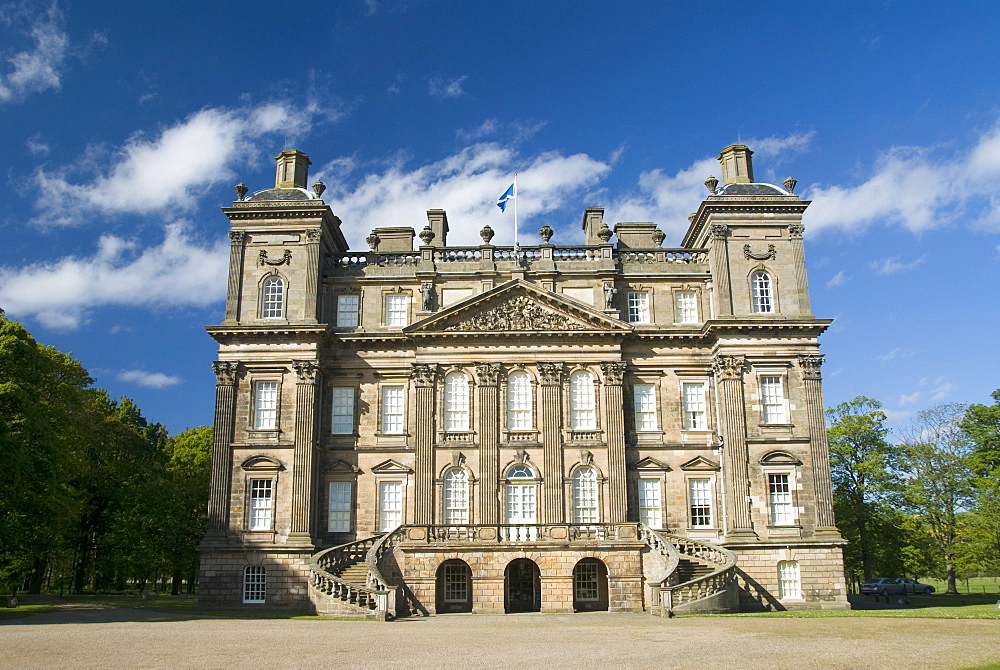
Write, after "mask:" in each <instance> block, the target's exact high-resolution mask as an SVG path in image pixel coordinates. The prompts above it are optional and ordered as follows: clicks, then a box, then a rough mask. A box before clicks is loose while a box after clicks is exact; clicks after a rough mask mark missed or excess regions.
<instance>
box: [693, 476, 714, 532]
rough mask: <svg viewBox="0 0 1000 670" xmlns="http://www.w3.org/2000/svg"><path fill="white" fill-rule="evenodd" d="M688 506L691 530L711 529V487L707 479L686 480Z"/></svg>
mask: <svg viewBox="0 0 1000 670" xmlns="http://www.w3.org/2000/svg"><path fill="white" fill-rule="evenodd" d="M688 504H689V506H690V508H691V526H692V527H693V528H711V527H712V487H711V482H710V481H709V480H708V479H689V480H688Z"/></svg>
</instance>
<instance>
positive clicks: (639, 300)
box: [625, 291, 652, 323]
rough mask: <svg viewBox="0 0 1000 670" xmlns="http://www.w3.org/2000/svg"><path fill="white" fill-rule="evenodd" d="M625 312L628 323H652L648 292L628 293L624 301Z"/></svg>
mask: <svg viewBox="0 0 1000 670" xmlns="http://www.w3.org/2000/svg"><path fill="white" fill-rule="evenodd" d="M625 310H626V318H627V320H628V322H629V323H652V319H651V318H650V296H649V291H629V292H628V295H627V296H626V299H625Z"/></svg>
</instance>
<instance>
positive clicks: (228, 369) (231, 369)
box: [212, 361, 240, 386]
mask: <svg viewBox="0 0 1000 670" xmlns="http://www.w3.org/2000/svg"><path fill="white" fill-rule="evenodd" d="M239 366H240V364H239V363H236V362H234V361H212V372H214V373H215V385H216V386H232V385H233V384H235V383H236V370H237V368H239Z"/></svg>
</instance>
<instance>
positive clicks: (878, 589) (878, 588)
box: [861, 577, 934, 596]
mask: <svg viewBox="0 0 1000 670" xmlns="http://www.w3.org/2000/svg"><path fill="white" fill-rule="evenodd" d="M861 593H863V594H864V595H868V596H897V595H909V594H917V593H925V594H926V593H934V587H933V586H931V585H930V584H921V583H920V582H918V581H917V580H915V579H910V578H909V577H879V578H878V579H873V580H872V581H870V582H865V583H864V584H862V585H861Z"/></svg>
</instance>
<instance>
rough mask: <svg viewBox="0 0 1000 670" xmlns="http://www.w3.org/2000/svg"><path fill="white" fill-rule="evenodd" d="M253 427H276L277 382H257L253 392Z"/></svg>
mask: <svg viewBox="0 0 1000 670" xmlns="http://www.w3.org/2000/svg"><path fill="white" fill-rule="evenodd" d="M254 395H255V397H254V421H253V427H254V428H259V429H261V430H268V429H272V428H276V427H277V425H278V424H277V421H278V382H257V388H256V393H255V394H254Z"/></svg>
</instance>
